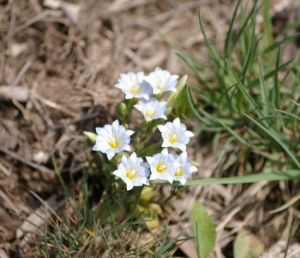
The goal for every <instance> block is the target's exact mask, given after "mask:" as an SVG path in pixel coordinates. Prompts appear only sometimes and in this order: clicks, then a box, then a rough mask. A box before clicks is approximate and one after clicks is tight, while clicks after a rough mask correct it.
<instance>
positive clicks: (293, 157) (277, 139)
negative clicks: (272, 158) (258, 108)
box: [244, 113, 300, 168]
mask: <svg viewBox="0 0 300 258" xmlns="http://www.w3.org/2000/svg"><path fill="white" fill-rule="evenodd" d="M244 116H246V117H247V118H248V119H249V120H251V121H252V122H253V123H254V124H255V125H256V126H257V127H259V128H260V129H261V130H263V131H264V132H265V133H266V134H267V135H269V136H270V137H271V138H272V139H273V140H274V141H275V142H277V143H278V144H279V145H280V146H281V147H282V149H283V150H284V151H285V152H286V154H287V155H288V156H289V157H290V158H291V160H293V161H294V163H295V165H296V166H297V167H298V168H300V162H299V161H298V159H297V158H296V155H295V154H294V153H293V152H292V151H291V150H290V149H289V147H288V146H287V145H286V144H285V143H284V142H283V141H282V139H280V136H279V135H278V134H277V132H276V131H274V130H273V129H272V128H265V127H264V126H263V125H261V124H260V123H259V122H257V121H256V120H255V119H253V118H252V117H251V116H249V115H247V114H245V113H244Z"/></svg>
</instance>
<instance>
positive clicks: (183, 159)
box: [173, 152, 198, 185]
mask: <svg viewBox="0 0 300 258" xmlns="http://www.w3.org/2000/svg"><path fill="white" fill-rule="evenodd" d="M173 157H174V160H175V163H174V167H175V169H174V170H173V180H174V181H179V182H180V183H181V184H182V185H184V184H185V183H186V181H187V178H189V177H190V176H191V175H192V174H193V173H194V172H196V171H197V170H198V169H197V168H196V167H195V166H193V165H192V162H191V161H190V160H189V159H188V158H187V153H186V152H183V153H181V154H180V155H174V156H173Z"/></svg>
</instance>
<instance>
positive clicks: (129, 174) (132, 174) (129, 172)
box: [125, 169, 135, 180]
mask: <svg viewBox="0 0 300 258" xmlns="http://www.w3.org/2000/svg"><path fill="white" fill-rule="evenodd" d="M125 176H126V177H127V178H128V179H130V180H132V179H135V171H134V170H132V169H130V170H127V171H126V174H125Z"/></svg>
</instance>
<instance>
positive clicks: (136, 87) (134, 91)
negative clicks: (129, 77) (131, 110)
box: [130, 84, 141, 96]
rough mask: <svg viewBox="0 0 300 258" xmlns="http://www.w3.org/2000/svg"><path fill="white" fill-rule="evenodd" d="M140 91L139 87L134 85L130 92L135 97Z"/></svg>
mask: <svg viewBox="0 0 300 258" xmlns="http://www.w3.org/2000/svg"><path fill="white" fill-rule="evenodd" d="M140 91H141V87H140V85H139V84H135V85H133V86H132V87H131V89H130V92H131V94H132V95H133V96H136V95H137V94H139V93H140Z"/></svg>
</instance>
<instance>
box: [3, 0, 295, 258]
mask: <svg viewBox="0 0 300 258" xmlns="http://www.w3.org/2000/svg"><path fill="white" fill-rule="evenodd" d="M273 2H274V3H273V4H274V6H277V8H278V10H279V11H278V10H277V9H276V8H275V9H274V10H275V11H274V12H281V11H282V12H283V13H284V11H285V9H287V8H288V6H287V5H286V4H285V5H284V2H288V1H273ZM277 2H282V4H281V5H282V6H281V5H280V6H279V7H278V5H276V4H277ZM232 10H233V3H232V1H231V0H199V1H190V0H187V1H184V0H181V1H180V0H165V1H158V0H156V1H155V0H131V1H129V0H116V1H108V0H99V1H97V0H88V1H79V0H78V1H76V0H73V1H68V2H64V1H61V0H40V1H39V0H28V1H24V0H0V257H1V258H4V257H32V256H31V255H30V251H28V250H27V249H28V248H27V249H26V243H27V242H26V241H24V238H25V236H24V233H23V232H22V230H24V227H25V229H28V227H29V226H28V225H27V227H26V225H25V226H24V221H26V218H28V217H29V216H30V214H32V212H33V211H34V210H35V209H38V207H40V206H41V202H40V201H39V200H38V199H37V197H36V195H37V196H39V197H40V198H41V199H43V200H47V201H48V202H49V203H55V205H56V208H57V209H59V208H60V207H61V206H62V205H63V204H62V203H61V202H60V201H61V200H56V194H57V191H58V190H57V189H58V187H59V183H58V180H57V178H56V176H55V173H54V169H55V167H54V164H56V167H57V169H58V170H59V171H61V172H62V173H71V174H74V175H76V174H80V173H81V171H82V168H83V167H84V164H85V162H86V160H87V159H88V158H89V157H90V155H91V154H90V146H89V144H88V142H87V141H86V138H85V137H84V136H83V131H86V130H87V131H93V130H94V127H95V126H96V125H97V126H101V125H103V124H104V123H106V122H110V121H112V119H113V114H114V110H115V106H116V104H117V103H118V101H119V100H120V99H121V97H122V96H121V94H120V92H119V91H118V90H116V89H115V88H114V87H113V85H114V83H115V82H116V80H117V78H118V76H119V74H120V73H121V72H126V71H138V70H144V71H150V70H152V69H154V68H155V67H157V66H160V67H162V68H165V69H168V70H170V71H172V72H174V73H179V74H184V73H188V71H187V70H186V67H185V66H184V65H183V64H182V62H181V61H180V60H179V58H177V56H176V55H175V48H179V49H181V50H184V51H186V52H188V53H189V54H191V55H193V56H194V57H195V58H201V60H203V61H205V60H207V59H208V58H207V53H206V50H205V48H204V46H203V37H202V35H201V34H200V32H199V25H198V12H199V11H200V13H201V15H202V18H203V20H204V21H205V23H206V26H207V32H208V36H209V37H210V38H211V39H212V40H213V41H214V42H215V43H216V45H217V46H219V47H221V45H222V42H223V40H224V35H225V33H226V28H227V27H226V24H227V23H228V21H229V19H230V14H231V13H232ZM194 147H195V148H194V151H193V152H194V153H195V159H196V160H198V161H200V163H201V164H202V166H201V171H200V174H201V175H200V176H201V177H208V176H210V175H211V173H212V171H213V170H214V168H215V167H214V164H215V163H216V161H217V157H214V156H211V155H208V154H207V153H209V151H207V149H206V148H203V149H202V148H199V147H198V145H197V143H194ZM286 187H287V186H286V184H281V185H277V184H273V185H272V186H270V185H267V184H266V183H259V184H254V185H252V186H247V187H246V188H244V187H241V186H239V187H238V186H234V187H233V186H229V187H224V186H211V187H206V188H203V187H194V188H190V189H188V190H187V192H186V193H185V194H183V195H182V197H178V198H176V199H175V200H173V201H172V207H173V208H172V207H171V208H170V210H168V211H167V212H168V213H169V214H170V217H169V220H172V221H175V222H176V221H177V222H178V221H180V223H177V224H176V223H173V224H176V226H174V228H173V229H172V231H171V235H172V236H176V234H177V232H180V231H181V228H186V227H187V225H188V217H189V211H190V208H191V206H192V203H193V202H194V201H195V200H201V201H202V202H203V203H204V204H205V206H206V207H207V208H208V210H209V212H210V213H211V214H212V215H213V216H214V219H215V221H216V224H217V232H218V245H217V247H216V250H215V252H214V256H215V257H224V256H225V257H226V252H227V251H224V247H226V246H227V245H228V244H229V243H232V240H233V238H234V236H235V235H236V233H237V232H238V231H239V230H240V229H242V228H246V229H248V230H249V231H251V232H252V233H254V234H255V235H256V236H257V239H255V241H262V242H263V243H264V244H265V245H266V247H267V248H268V247H270V246H272V245H273V244H274V243H276V242H277V241H279V240H280V239H284V240H286V236H287V234H288V230H289V225H290V223H291V217H292V215H291V214H288V215H287V213H284V214H279V215H270V214H269V213H268V212H266V211H269V210H270V209H272V208H274V207H276V204H279V203H280V202H279V201H277V200H276V196H277V195H276V192H277V193H278V192H279V193H280V192H284V190H285V188H286ZM33 193H35V194H33ZM265 199H267V201H265ZM270 206H271V207H270ZM254 211H255V212H254ZM39 223H40V224H42V223H43V221H39ZM29 228H30V227H29ZM31 230H32V228H31ZM173 231H174V232H173ZM283 246H284V244H283ZM294 247H295V250H296V251H295V250H294V252H296V253H297V252H298V256H294V257H300V253H299V246H297V245H296V246H294ZM227 249H228V248H227ZM229 249H230V248H229ZM282 249H284V248H282ZM182 251H183V253H185V254H186V255H187V256H189V257H195V254H194V251H193V247H192V246H191V242H186V244H184V245H182ZM224 252H225V253H224ZM266 257H267V256H266ZM270 257H271V256H270ZM273 257H279V256H276V255H275V256H273ZM290 257H292V256H290Z"/></svg>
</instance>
